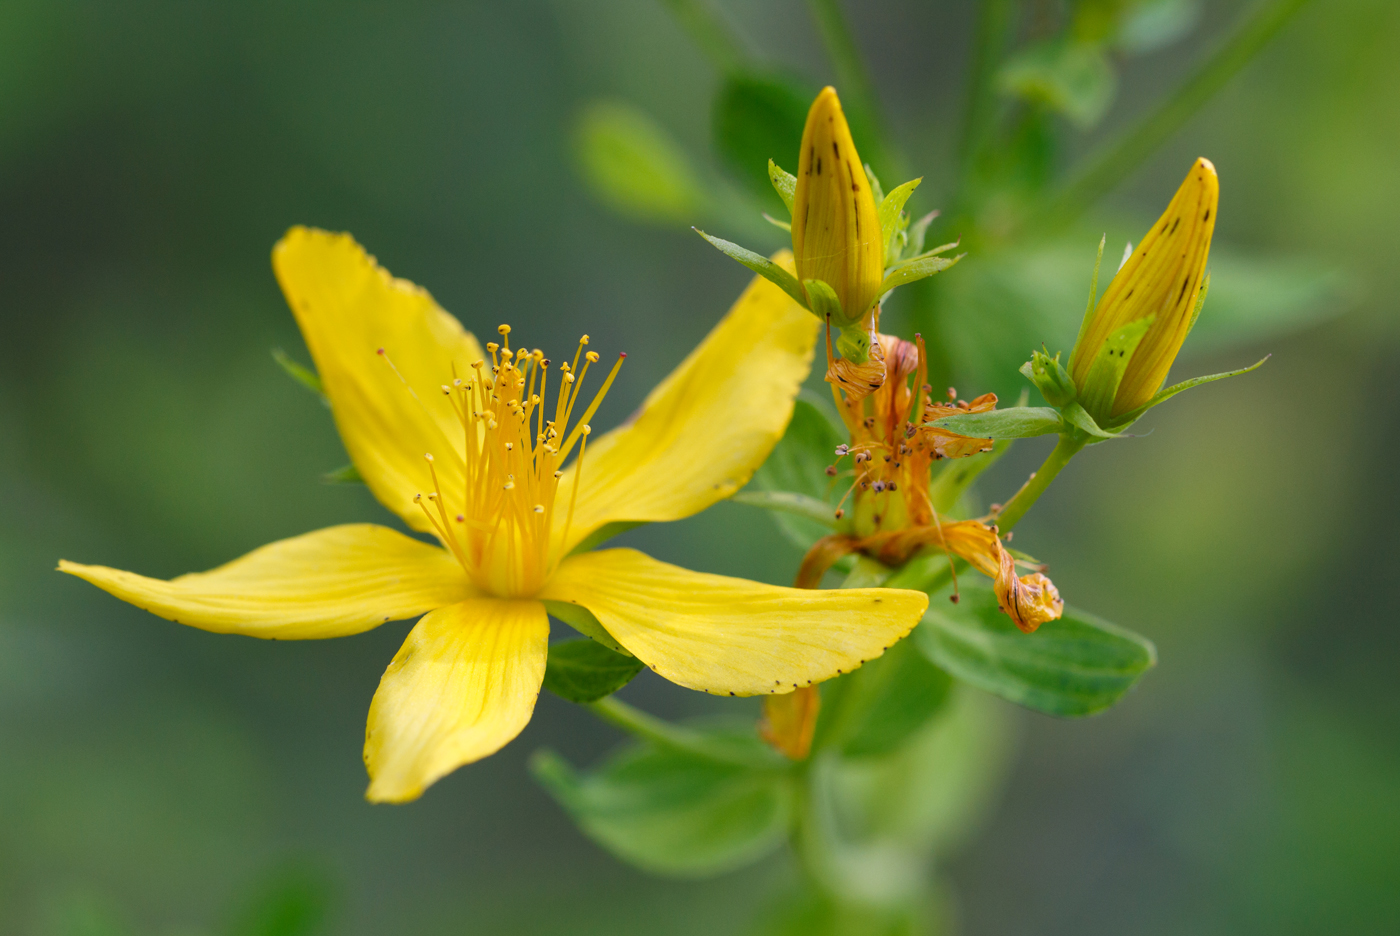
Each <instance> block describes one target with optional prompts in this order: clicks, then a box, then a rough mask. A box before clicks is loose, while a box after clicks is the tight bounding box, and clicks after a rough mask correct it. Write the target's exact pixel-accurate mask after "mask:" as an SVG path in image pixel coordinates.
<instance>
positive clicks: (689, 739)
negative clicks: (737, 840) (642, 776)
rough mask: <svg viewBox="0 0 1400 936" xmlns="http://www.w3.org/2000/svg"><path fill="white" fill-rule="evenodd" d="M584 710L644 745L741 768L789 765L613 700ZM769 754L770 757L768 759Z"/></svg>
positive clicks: (778, 759)
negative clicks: (740, 766) (645, 743)
mask: <svg viewBox="0 0 1400 936" xmlns="http://www.w3.org/2000/svg"><path fill="white" fill-rule="evenodd" d="M585 707H586V708H589V709H591V710H592V711H593V713H594V714H595V715H597V716H598V717H599V718H601V719H602V720H603V721H605V722H609V723H611V724H613V725H616V726H617V727H618V728H621V729H622V730H623V731H625V732H627V733H628V734H630V735H633V736H635V737H637V738H640V739H642V740H643V741H650V742H652V743H653V744H658V745H661V746H663V747H668V748H671V749H673V750H677V751H684V752H685V753H687V754H694V755H696V756H697V757H704V758H707V759H709V760H717V761H724V762H725V763H730V764H740V765H742V766H745V767H776V768H782V769H786V768H787V766H788V761H787V760H786V759H785V758H783V757H782V756H781V755H779V754H777V753H776V752H768V751H767V750H766V749H765V750H764V752H763V753H761V754H757V755H756V754H755V752H754V750H753V749H752V748H749V747H739V746H735V745H731V744H726V743H725V742H724V741H723V740H722V739H719V738H714V737H710V736H708V735H705V734H702V733H700V732H698V731H692V730H690V729H689V728H686V727H684V726H682V725H673V724H671V723H670V722H668V721H665V720H663V719H660V718H657V717H656V716H655V715H649V714H647V713H646V712H643V711H642V710H641V709H638V708H634V707H632V706H630V705H628V704H627V703H626V702H623V701H622V700H621V699H618V698H616V697H615V696H606V697H604V698H602V699H599V700H598V701H597V702H589V703H587V704H586V706H585ZM769 753H771V754H772V756H768V755H769Z"/></svg>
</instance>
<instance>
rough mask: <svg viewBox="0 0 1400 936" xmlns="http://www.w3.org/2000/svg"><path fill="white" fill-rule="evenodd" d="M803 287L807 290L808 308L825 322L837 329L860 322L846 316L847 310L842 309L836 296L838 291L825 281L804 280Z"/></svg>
mask: <svg viewBox="0 0 1400 936" xmlns="http://www.w3.org/2000/svg"><path fill="white" fill-rule="evenodd" d="M802 285H803V286H804V287H805V288H806V290H807V300H808V304H807V308H809V309H811V310H812V314H813V315H815V316H816V317H817V318H819V319H821V320H822V321H823V322H825V321H827V320H830V321H831V324H833V325H835V326H836V327H837V328H844V327H846V326H848V325H854V324H855V323H856V322H858V321H860V319H858V318H850V317H849V316H847V315H846V310H845V309H844V308H842V307H841V300H840V299H839V298H837V296H836V290H834V289H832V288H831V286H829V285H828V284H827V282H826V281H825V280H817V279H809V280H803V281H802Z"/></svg>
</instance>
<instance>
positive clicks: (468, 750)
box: [365, 598, 549, 803]
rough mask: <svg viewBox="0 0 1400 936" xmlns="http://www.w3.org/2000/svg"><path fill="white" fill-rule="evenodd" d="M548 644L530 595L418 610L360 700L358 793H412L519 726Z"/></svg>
mask: <svg viewBox="0 0 1400 936" xmlns="http://www.w3.org/2000/svg"><path fill="white" fill-rule="evenodd" d="M548 645H549V618H548V617H547V616H546V614H545V610H544V605H542V604H540V603H539V602H538V601H508V600H504V599H499V598H478V599H473V600H471V601H463V602H461V603H460V604H455V605H451V606H450V607H446V608H440V609H438V610H437V611H434V612H433V613H431V614H427V615H424V617H423V619H422V620H421V621H419V622H418V624H417V625H416V626H415V627H414V628H413V630H412V631H411V632H410V633H409V635H408V639H407V640H405V641H404V644H403V647H401V648H400V649H399V652H398V653H397V654H396V655H395V656H394V662H392V663H390V664H389V668H388V669H387V670H385V671H384V678H383V679H381V680H380V681H379V690H378V691H377V692H375V694H374V701H373V702H372V703H371V704H370V707H369V723H368V725H367V726H366V727H365V766H366V767H367V768H368V769H369V776H370V784H369V792H368V793H366V796H367V797H368V798H369V799H371V800H374V801H375V802H390V803H402V802H404V801H405V800H411V799H416V798H417V797H418V796H419V795H421V794H422V792H423V790H424V789H425V788H427V787H428V786H429V785H430V784H432V783H433V782H434V781H436V780H437V779H438V778H439V777H442V776H445V775H446V774H448V773H451V772H452V771H454V770H456V769H457V768H458V767H461V766H462V765H463V764H469V763H471V762H472V761H476V760H480V759H481V758H483V757H486V756H488V755H491V754H494V753H496V752H497V751H499V750H500V749H501V748H502V747H504V746H505V745H506V743H507V742H509V741H511V740H512V739H513V738H514V737H515V736H516V735H518V734H520V732H521V731H522V730H523V729H524V728H525V726H526V725H527V724H529V722H530V716H531V714H533V713H534V711H535V699H536V698H538V696H539V694H540V684H541V683H542V682H543V681H544V664H545V658H546V656H547V654H548Z"/></svg>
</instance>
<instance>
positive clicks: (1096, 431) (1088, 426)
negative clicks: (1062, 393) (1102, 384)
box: [1060, 403, 1122, 439]
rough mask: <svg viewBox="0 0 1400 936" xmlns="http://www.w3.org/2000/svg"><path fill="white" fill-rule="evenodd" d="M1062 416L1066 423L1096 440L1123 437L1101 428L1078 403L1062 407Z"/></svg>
mask: <svg viewBox="0 0 1400 936" xmlns="http://www.w3.org/2000/svg"><path fill="white" fill-rule="evenodd" d="M1060 415H1061V416H1063V417H1064V418H1065V422H1066V423H1068V424H1069V425H1071V426H1073V427H1074V428H1076V429H1079V430H1080V431H1082V432H1084V433H1086V434H1088V435H1090V436H1093V437H1094V438H1095V439H1116V438H1118V437H1119V436H1121V435H1122V433H1121V432H1109V431H1108V430H1106V429H1104V428H1103V427H1101V426H1100V425H1099V424H1098V422H1097V421H1096V420H1095V419H1094V417H1092V416H1090V415H1089V412H1088V411H1087V410H1086V409H1084V407H1082V406H1080V405H1079V404H1078V403H1066V404H1065V405H1064V406H1062V407H1060Z"/></svg>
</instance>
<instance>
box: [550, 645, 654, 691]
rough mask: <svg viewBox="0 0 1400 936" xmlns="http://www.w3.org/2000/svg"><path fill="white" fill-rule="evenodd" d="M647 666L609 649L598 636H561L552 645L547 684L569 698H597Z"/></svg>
mask: <svg viewBox="0 0 1400 936" xmlns="http://www.w3.org/2000/svg"><path fill="white" fill-rule="evenodd" d="M644 669H646V664H645V663H643V662H642V661H641V660H639V659H637V658H636V657H634V656H623V655H622V654H620V653H617V652H615V651H613V650H609V649H608V648H607V647H605V646H603V645H602V644H600V643H598V642H597V641H596V640H587V639H584V640H562V641H559V642H557V643H552V644H550V645H549V661H548V662H547V663H546V664H545V669H544V687H545V688H546V689H548V690H549V691H550V692H552V693H554V694H555V695H557V696H559V697H560V698H561V699H567V700H568V701H570V702H596V701H598V700H599V699H601V698H603V697H604V696H609V695H612V694H613V693H614V692H616V691H617V690H619V689H621V688H622V687H623V686H625V685H627V684H628V683H629V682H631V681H632V678H633V677H634V676H636V675H637V674H638V673H640V672H641V671H642V670H644Z"/></svg>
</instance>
